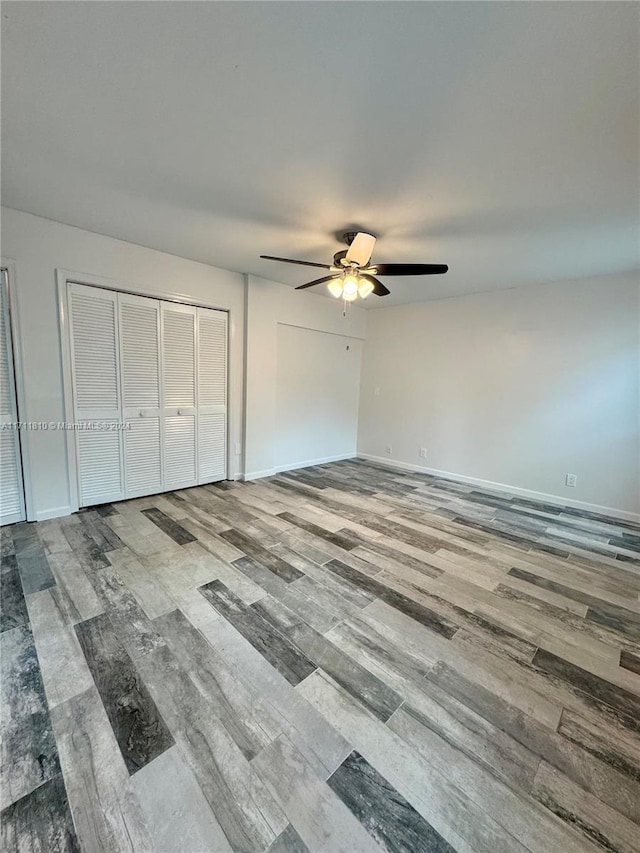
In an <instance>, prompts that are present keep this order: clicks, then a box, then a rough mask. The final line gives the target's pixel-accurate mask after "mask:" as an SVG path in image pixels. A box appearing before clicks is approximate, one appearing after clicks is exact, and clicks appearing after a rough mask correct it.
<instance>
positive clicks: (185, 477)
mask: <svg viewBox="0 0 640 853" xmlns="http://www.w3.org/2000/svg"><path fill="white" fill-rule="evenodd" d="M164 471H165V479H164V487H165V489H186V488H188V487H189V486H194V485H196V419H195V416H194V415H169V416H166V417H165V419H164Z"/></svg>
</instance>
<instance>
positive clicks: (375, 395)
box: [373, 385, 380, 397]
mask: <svg viewBox="0 0 640 853" xmlns="http://www.w3.org/2000/svg"><path fill="white" fill-rule="evenodd" d="M373 396H374V397H379V396H380V386H379V385H376V387H375V388H374V389H373Z"/></svg>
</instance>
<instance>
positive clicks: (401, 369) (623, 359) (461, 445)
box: [358, 274, 640, 513]
mask: <svg viewBox="0 0 640 853" xmlns="http://www.w3.org/2000/svg"><path fill="white" fill-rule="evenodd" d="M639 295H640V292H639V286H638V276H637V275H632V274H626V275H616V276H610V277H600V278H594V279H584V280H580V281H571V282H561V283H554V284H545V285H539V286H534V287H526V288H519V289H514V290H508V291H501V292H496V293H485V294H480V295H476V296H469V297H460V298H453V299H444V300H438V301H434V302H427V303H421V304H416V305H406V306H398V307H394V308H387V309H376V310H375V311H370V312H369V313H368V318H367V339H366V342H365V348H364V361H363V375H362V387H361V399H360V422H359V435H358V451H359V453H361V454H363V455H368V456H372V457H376V458H379V459H381V460H385V461H389V460H393V461H394V462H396V463H399V464H404V465H408V466H410V467H412V468H420V467H423V468H425V469H428V470H431V471H433V472H435V473H446V474H450V475H453V476H456V477H462V478H465V477H466V478H472V479H473V480H476V481H485V482H487V481H488V482H491V483H498V484H502V485H504V486H506V487H508V488H509V489H512V490H514V491H515V490H526V491H530V492H535V493H538V495H537V496H540V495H541V496H543V497H549V496H552V497H554V498H555V499H557V500H561V501H563V502H566V503H577V502H580V503H586V504H591V505H596V506H599V507H607V508H611V509H614V510H618V511H622V512H627V513H637V512H638V511H639V509H640V506H639V503H640V468H639V464H640V447H639V435H638V431H639V414H640V408H639V402H638V397H639V390H638V384H639V367H640V364H639V355H640V351H639V332H640V316H639ZM386 445H390V446H391V448H392V450H391V453H390V454H387V453H386V452H385V446H386ZM421 447H426V448H427V458H426V460H423V459H421V458H420V457H419V449H420V448H421ZM567 473H572V474H577V477H578V480H577V486H576V487H575V488H567V487H566V486H565V484H564V483H565V474H567Z"/></svg>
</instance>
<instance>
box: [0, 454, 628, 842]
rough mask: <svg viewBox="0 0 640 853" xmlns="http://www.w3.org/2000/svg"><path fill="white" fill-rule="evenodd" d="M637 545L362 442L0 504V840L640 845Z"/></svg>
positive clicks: (595, 519)
mask: <svg viewBox="0 0 640 853" xmlns="http://www.w3.org/2000/svg"><path fill="white" fill-rule="evenodd" d="M639 546H640V527H639V526H638V525H634V524H632V523H628V522H622V521H615V520H613V519H610V518H607V517H603V516H599V515H595V514H590V513H586V512H580V511H577V510H573V509H567V508H561V507H557V506H550V505H543V504H540V503H536V502H534V501H527V500H522V499H517V498H512V497H509V496H505V495H504V494H500V495H499V494H492V493H488V492H484V491H480V490H478V489H474V488H473V487H470V486H466V485H461V484H458V483H453V482H450V481H445V480H440V479H437V478H434V477H430V476H425V475H418V474H409V473H401V472H398V471H392V470H389V469H385V468H383V467H380V466H375V465H372V464H369V463H366V462H363V461H360V460H353V461H349V462H340V463H333V464H331V465H324V466H320V467H316V468H307V469H304V470H300V471H293V472H290V473H287V474H281V475H278V476H276V477H271V478H269V479H267V480H262V481H259V482H254V483H222V484H218V485H212V486H203V487H199V488H194V489H188V490H185V491H181V492H176V493H172V494H166V495H160V496H154V497H151V498H144V499H139V500H133V501H127V502H124V503H120V504H116V505H113V506H111V505H107V506H103V507H99V508H97V509H93V510H89V511H85V512H81V513H78V514H77V515H74V516H72V517H70V518H65V519H59V520H54V521H47V522H40V523H38V524H18V525H14V526H12V527H8V528H4V529H3V530H2V554H3V558H2V573H1V579H2V605H3V610H2V624H1V628H2V633H1V634H0V642H1V653H2V778H1V783H2V785H1V795H2V808H3V812H2V849H3V850H4V851H21V853H31V851H43V853H44V851H46V853H51V851H66V850H73V851H75V850H81V851H84V853H95V851H136V853H139V851H154V853H160V851H162V853H201V851H216V853H219V852H221V851H231V850H233V851H271V853H276V851H277V853H284V851H290V853H299V851H307V850H308V851H311V853H316V851H318V853H319V851H322V853H333V851H344V853H354V851H362V853H373V851H381V850H383V851H412V853H413V851H420V852H421V853H422V851H452V850H455V851H489V853H507V851H508V853H512V852H513V851H540V852H541V853H577V851H594V850H607V851H627V853H629V851H638V850H640V826H639V821H640V713H639V711H640V648H639V645H640V600H639V593H640V561H639V559H638V557H639V554H638V551H639Z"/></svg>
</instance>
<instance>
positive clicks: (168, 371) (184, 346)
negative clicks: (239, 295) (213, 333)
mask: <svg viewBox="0 0 640 853" xmlns="http://www.w3.org/2000/svg"><path fill="white" fill-rule="evenodd" d="M161 304H162V308H161V315H162V375H163V382H162V390H163V420H164V488H165V489H167V490H169V489H184V488H187V487H188V486H195V485H196V482H197V464H196V454H197V439H196V427H197V424H196V309H195V308H194V307H192V306H190V305H177V304H174V303H172V302H163V303H161Z"/></svg>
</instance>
